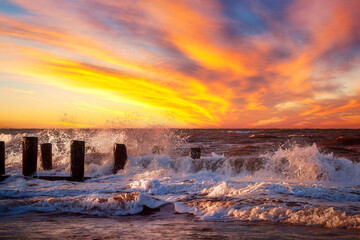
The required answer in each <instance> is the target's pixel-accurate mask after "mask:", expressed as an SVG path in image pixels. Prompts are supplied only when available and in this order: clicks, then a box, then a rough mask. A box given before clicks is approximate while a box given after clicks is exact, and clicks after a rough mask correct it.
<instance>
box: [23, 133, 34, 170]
mask: <svg viewBox="0 0 360 240" xmlns="http://www.w3.org/2000/svg"><path fill="white" fill-rule="evenodd" d="M22 149H23V156H22V173H23V175H24V176H27V177H32V176H33V175H35V173H36V167H37V156H38V138H37V137H23V139H22Z"/></svg>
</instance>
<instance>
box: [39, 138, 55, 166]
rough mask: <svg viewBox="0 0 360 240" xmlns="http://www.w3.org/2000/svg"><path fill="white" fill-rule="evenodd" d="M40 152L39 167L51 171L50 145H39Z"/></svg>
mask: <svg viewBox="0 0 360 240" xmlns="http://www.w3.org/2000/svg"><path fill="white" fill-rule="evenodd" d="M40 150H41V166H42V168H43V169H44V170H51V169H52V144H51V143H43V144H41V145H40Z"/></svg>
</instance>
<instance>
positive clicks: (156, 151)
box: [152, 146, 164, 155]
mask: <svg viewBox="0 0 360 240" xmlns="http://www.w3.org/2000/svg"><path fill="white" fill-rule="evenodd" d="M163 152H164V148H162V147H160V146H154V147H153V149H152V153H153V154H158V155H160V154H162V153H163Z"/></svg>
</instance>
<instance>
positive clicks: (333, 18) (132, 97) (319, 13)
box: [0, 0, 360, 128]
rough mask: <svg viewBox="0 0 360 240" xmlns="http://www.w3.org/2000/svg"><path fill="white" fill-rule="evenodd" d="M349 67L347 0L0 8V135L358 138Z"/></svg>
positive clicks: (358, 43)
mask: <svg viewBox="0 0 360 240" xmlns="http://www.w3.org/2000/svg"><path fill="white" fill-rule="evenodd" d="M359 63H360V2H359V1H357V0H348V1H346V2H345V1H342V0H332V1H327V0H315V1H313V0H293V1H281V0H274V1H265V0H262V1H261V0H254V1H235V0H209V1H206V5H205V4H203V1H193V0H181V1H180V0H179V1H167V0H141V1H140V0H132V1H130V0H124V1H115V0H86V1H85V0H72V1H70V0H69V1H65V0H64V1H57V0H37V1H27V0H4V1H3V2H0V100H1V104H2V105H1V106H2V109H3V111H4V112H5V113H6V114H3V115H1V116H0V127H153V126H162V127H164V126H165V127H167V126H168V127H204V128H205V127H224V128H231V127H237V128H245V127H345V128H346V127H349V128H358V127H360V122H359V121H357V120H358V119H359V116H360V97H359V96H360V79H359V78H360V77H359V72H360V64H359ZM29 107H31V110H30V109H29ZM64 114H67V116H72V117H71V120H69V119H62V117H61V116H63V115H64Z"/></svg>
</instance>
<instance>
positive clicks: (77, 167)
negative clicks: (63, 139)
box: [70, 140, 85, 181]
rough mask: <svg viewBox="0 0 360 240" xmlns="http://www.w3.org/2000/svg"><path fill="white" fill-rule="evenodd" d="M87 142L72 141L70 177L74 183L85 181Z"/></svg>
mask: <svg viewBox="0 0 360 240" xmlns="http://www.w3.org/2000/svg"><path fill="white" fill-rule="evenodd" d="M84 164H85V142H84V141H77V140H73V141H71V145H70V165H71V166H70V175H71V179H72V180H73V181H84Z"/></svg>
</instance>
